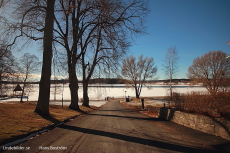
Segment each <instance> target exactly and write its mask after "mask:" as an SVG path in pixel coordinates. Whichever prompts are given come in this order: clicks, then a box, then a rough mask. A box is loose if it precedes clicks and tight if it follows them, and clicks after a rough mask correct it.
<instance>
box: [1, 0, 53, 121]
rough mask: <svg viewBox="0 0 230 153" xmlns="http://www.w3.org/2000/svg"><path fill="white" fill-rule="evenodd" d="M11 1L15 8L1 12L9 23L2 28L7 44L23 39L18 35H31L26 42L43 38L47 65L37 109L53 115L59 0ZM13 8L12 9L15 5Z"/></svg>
mask: <svg viewBox="0 0 230 153" xmlns="http://www.w3.org/2000/svg"><path fill="white" fill-rule="evenodd" d="M4 2H5V1H4ZM9 3H10V4H11V5H12V6H13V8H15V10H14V12H11V13H6V16H5V17H3V16H1V18H0V19H1V20H2V21H3V22H1V23H4V24H3V25H4V26H5V27H4V28H3V29H4V31H3V32H1V33H2V34H4V35H2V36H5V37H6V38H7V42H8V41H10V43H9V45H8V46H7V48H8V47H11V46H13V45H16V44H17V41H19V39H18V38H27V39H25V40H24V41H25V43H27V42H28V41H30V40H35V41H37V40H43V66H42V74H41V80H40V85H39V87H40V88H39V98H38V103H37V106H36V109H35V112H36V113H38V114H40V115H42V116H47V115H49V97H50V76H51V63H52V42H53V19H54V4H55V0H49V1H45V0H39V1H28V0H21V1H17V0H12V1H11V0H9ZM4 6H6V5H4ZM9 10H10V11H11V10H12V9H9ZM10 14H14V15H13V16H12V15H10ZM9 15H10V16H9ZM8 17H9V20H8ZM43 33H44V35H43ZM1 38H2V37H1ZM3 38H4V37H3ZM21 40H22V39H20V41H21Z"/></svg>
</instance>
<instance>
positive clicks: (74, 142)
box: [8, 101, 230, 153]
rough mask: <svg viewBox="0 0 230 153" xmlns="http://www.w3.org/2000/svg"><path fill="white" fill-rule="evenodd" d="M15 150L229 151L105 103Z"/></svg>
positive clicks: (227, 145)
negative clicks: (97, 108)
mask: <svg viewBox="0 0 230 153" xmlns="http://www.w3.org/2000/svg"><path fill="white" fill-rule="evenodd" d="M17 147H25V148H24V150H22V151H20V150H19V149H18V150H17V152H25V149H28V150H30V151H29V152H34V153H36V152H55V153H56V152H66V153H94V152H97V153H101V152H105V153H123V152H124V153H141V152H145V153H149V152H154V153H157V152H164V153H171V152H191V153H194V152H230V141H228V140H225V139H222V138H220V137H216V136H213V135H209V134H206V133H203V132H199V131H196V130H193V129H190V128H187V127H184V126H181V125H178V124H176V123H173V122H170V121H162V120H159V119H155V118H150V117H148V116H145V115H143V114H140V113H139V112H138V111H134V110H128V109H126V108H124V107H123V106H122V105H121V104H120V103H119V102H118V101H109V102H107V103H106V104H105V105H104V106H102V107H101V109H99V110H95V111H93V112H91V113H90V114H87V115H82V116H79V117H77V118H75V119H74V120H72V121H70V122H69V123H66V124H63V125H60V126H59V127H57V128H55V129H53V130H50V131H48V132H45V133H44V134H42V135H40V136H38V137H35V138H33V139H31V140H29V141H27V142H25V143H23V144H19V145H18V146H17ZM8 152H11V151H8Z"/></svg>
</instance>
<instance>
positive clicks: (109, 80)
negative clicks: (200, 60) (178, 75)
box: [0, 78, 191, 84]
mask: <svg viewBox="0 0 230 153" xmlns="http://www.w3.org/2000/svg"><path fill="white" fill-rule="evenodd" d="M127 81H128V80H126V79H120V78H95V79H91V80H90V81H89V84H95V83H99V84H125V82H127ZM190 81H191V80H190V79H173V80H172V82H174V83H179V82H183V83H187V82H190ZM158 82H163V83H168V82H169V80H146V83H158ZM0 83H1V84H23V82H9V81H0ZM62 83H69V80H51V84H62ZM79 83H82V81H81V80H80V81H79ZM26 84H39V81H38V82H26Z"/></svg>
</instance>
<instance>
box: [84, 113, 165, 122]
mask: <svg viewBox="0 0 230 153" xmlns="http://www.w3.org/2000/svg"><path fill="white" fill-rule="evenodd" d="M87 115H92V116H105V117H121V118H128V119H137V120H146V121H166V120H164V119H161V118H151V117H148V118H142V117H132V116H119V115H107V114H92V113H91V114H87Z"/></svg>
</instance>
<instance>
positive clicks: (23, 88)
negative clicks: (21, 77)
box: [20, 82, 25, 103]
mask: <svg viewBox="0 0 230 153" xmlns="http://www.w3.org/2000/svg"><path fill="white" fill-rule="evenodd" d="M24 91H25V82H24V84H23V87H22V95H21V100H20V102H21V103H23V100H22V99H23V95H24Z"/></svg>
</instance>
